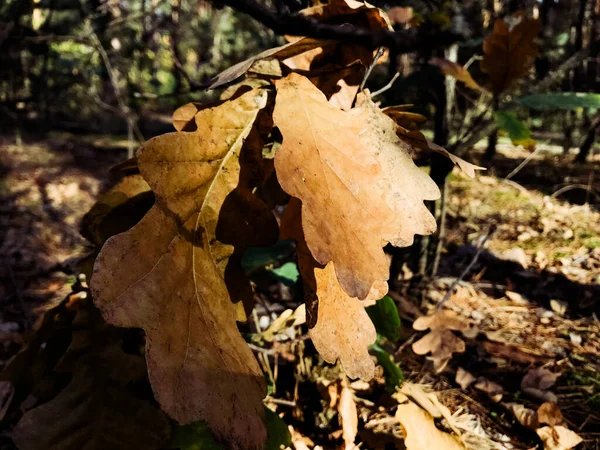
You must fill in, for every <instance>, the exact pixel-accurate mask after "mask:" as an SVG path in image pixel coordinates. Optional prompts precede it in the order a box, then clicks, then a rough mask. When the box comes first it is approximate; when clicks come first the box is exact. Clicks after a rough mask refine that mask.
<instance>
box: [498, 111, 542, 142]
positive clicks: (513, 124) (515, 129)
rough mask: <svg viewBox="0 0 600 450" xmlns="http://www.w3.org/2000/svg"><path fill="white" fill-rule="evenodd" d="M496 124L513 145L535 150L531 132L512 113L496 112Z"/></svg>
mask: <svg viewBox="0 0 600 450" xmlns="http://www.w3.org/2000/svg"><path fill="white" fill-rule="evenodd" d="M495 118H496V124H497V125H498V128H499V129H501V130H503V131H505V132H506V133H508V136H509V137H510V140H511V141H512V143H513V144H514V145H522V146H523V147H525V148H535V141H534V140H533V139H531V132H530V131H529V128H527V125H525V124H524V123H523V122H522V121H521V120H520V119H519V118H518V117H517V115H516V114H515V113H514V112H510V111H496V114H495Z"/></svg>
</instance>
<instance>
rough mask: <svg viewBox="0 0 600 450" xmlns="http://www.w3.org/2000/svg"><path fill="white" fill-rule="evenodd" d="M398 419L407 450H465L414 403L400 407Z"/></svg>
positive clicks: (397, 414)
mask: <svg viewBox="0 0 600 450" xmlns="http://www.w3.org/2000/svg"><path fill="white" fill-rule="evenodd" d="M396 419H398V421H399V422H400V424H401V425H402V428H403V429H404V435H405V441H404V443H405V445H406V448H407V450H431V449H436V450H464V449H465V447H464V445H463V444H462V443H461V442H460V441H459V439H458V438H457V437H456V436H453V435H451V434H448V433H444V432H443V431H441V430H439V429H438V428H437V427H436V426H435V424H434V423H433V418H432V417H431V416H430V415H429V414H427V413H426V412H425V411H423V410H422V409H421V408H419V407H418V406H417V405H415V404H414V403H412V402H407V403H404V404H401V405H398V409H397V410H396Z"/></svg>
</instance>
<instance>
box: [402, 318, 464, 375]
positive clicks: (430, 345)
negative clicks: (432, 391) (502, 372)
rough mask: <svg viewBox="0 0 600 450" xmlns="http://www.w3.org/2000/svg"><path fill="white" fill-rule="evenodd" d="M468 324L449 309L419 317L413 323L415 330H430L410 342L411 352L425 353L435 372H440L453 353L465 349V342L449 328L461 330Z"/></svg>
mask: <svg viewBox="0 0 600 450" xmlns="http://www.w3.org/2000/svg"><path fill="white" fill-rule="evenodd" d="M468 327H469V325H468V324H467V323H465V322H464V321H462V320H461V319H460V318H459V317H458V316H457V315H456V314H454V313H452V312H450V311H439V312H437V313H436V314H433V315H430V316H423V317H419V318H418V319H417V320H415V322H414V323H413V328H414V329H415V330H426V329H430V332H429V333H428V334H426V335H425V336H423V337H422V338H421V339H419V340H418V341H417V342H415V343H414V344H412V349H413V352H415V353H416V354H417V355H427V354H428V353H431V356H429V357H428V359H430V360H431V361H433V367H434V369H435V371H436V372H441V371H443V370H444V369H445V368H446V365H447V364H448V362H450V360H451V359H452V354H453V353H462V352H464V351H465V350H466V346H465V342H464V341H463V340H462V339H460V338H459V337H458V336H456V335H455V334H454V333H453V332H452V331H451V330H463V329H466V328H468Z"/></svg>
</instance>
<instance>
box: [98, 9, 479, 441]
mask: <svg viewBox="0 0 600 450" xmlns="http://www.w3.org/2000/svg"><path fill="white" fill-rule="evenodd" d="M304 13H305V14H308V15H312V16H314V17H316V18H318V19H319V20H322V21H336V20H339V19H340V17H343V18H344V21H349V22H352V23H354V24H360V25H362V26H365V27H368V28H371V29H382V28H388V27H389V26H390V25H389V23H388V19H387V18H386V16H385V14H384V13H383V12H382V11H380V10H379V9H377V8H374V7H371V6H369V5H367V4H364V3H362V2H354V1H350V0H348V1H341V0H336V1H332V2H330V3H328V4H327V5H321V6H318V7H312V8H309V9H308V10H306V11H304ZM374 63H376V61H374V52H373V51H372V50H369V49H366V48H363V47H360V46H356V45H347V44H341V43H337V42H328V41H317V40H314V39H307V38H299V39H298V38H290V43H288V44H286V45H284V46H282V47H279V48H275V49H271V50H267V51H265V52H263V53H262V54H260V55H257V56H256V57H253V58H251V59H249V60H247V61H244V62H242V63H240V64H238V65H236V66H233V67H231V68H230V69H228V70H226V71H225V72H223V73H222V74H221V75H219V76H218V77H217V78H216V79H215V81H214V83H213V86H212V87H218V86H221V85H224V84H227V83H230V82H232V81H234V80H236V79H237V78H239V77H240V76H242V75H244V74H245V73H247V74H248V76H247V77H246V78H245V80H244V81H242V82H241V83H239V84H236V85H234V86H232V87H230V88H229V89H227V90H226V91H225V92H224V93H223V95H222V96H221V102H220V103H218V104H216V105H199V104H190V105H186V106H184V107H182V108H180V109H179V110H177V111H176V113H175V114H174V125H175V127H176V129H177V130H178V132H176V133H171V134H166V135H163V136H159V137H157V138H154V139H152V140H150V141H149V142H147V143H146V144H145V145H144V146H143V147H142V148H141V149H140V150H139V151H138V154H137V168H139V174H138V173H136V170H135V165H134V167H133V172H134V173H133V174H129V175H126V176H125V177H124V179H123V181H122V182H121V183H120V184H119V185H118V186H116V187H115V188H113V190H112V191H111V192H110V193H109V194H108V195H107V196H106V197H105V198H104V199H103V200H102V201H101V204H103V205H105V206H106V207H105V208H103V209H102V210H99V209H98V208H96V209H95V212H92V214H90V215H88V218H87V220H88V224H89V225H90V226H91V228H93V229H100V228H102V223H103V222H106V221H108V222H110V216H111V215H113V216H114V215H118V214H119V211H123V210H127V209H128V208H130V207H135V206H136V205H137V206H139V205H144V204H145V202H146V201H147V199H148V196H149V195H152V194H153V196H154V198H155V201H154V204H153V206H152V207H151V208H150V210H149V211H148V212H147V214H145V215H144V216H143V218H142V219H141V220H140V221H139V223H137V224H135V226H133V227H131V228H130V229H129V230H128V231H125V232H123V233H120V234H117V235H116V236H113V237H111V238H109V239H108V240H106V238H107V237H108V236H109V235H111V234H114V231H121V230H110V231H109V232H108V233H103V232H99V233H92V234H93V238H95V239H94V241H95V242H96V243H97V244H98V245H101V244H104V245H103V247H102V249H101V251H100V252H99V254H98V256H97V258H96V260H95V263H94V269H93V276H92V283H91V289H92V293H93V298H94V302H95V304H96V305H97V306H98V308H99V309H100V310H101V312H102V315H103V317H104V318H105V319H106V320H107V322H109V323H110V324H113V325H118V326H121V327H137V328H143V329H144V330H145V332H146V361H147V365H148V373H149V378H150V382H151V384H152V388H153V390H154V393H155V397H156V399H157V400H158V402H159V403H160V405H161V408H162V409H163V410H164V411H165V412H166V413H167V414H168V415H169V416H171V417H173V418H175V419H176V420H177V421H179V422H180V423H189V422H193V421H198V420H204V421H206V422H207V423H208V425H209V427H210V428H211V430H212V432H213V433H214V434H215V436H216V437H217V439H218V440H220V441H221V442H223V443H225V444H226V445H227V446H228V447H231V448H261V447H262V446H263V445H264V442H265V439H266V431H265V427H264V425H263V417H264V412H263V406H262V399H263V397H264V395H265V382H264V378H263V374H262V372H261V370H260V367H259V365H258V363H257V361H256V359H255V358H254V355H253V354H252V352H251V350H250V348H249V347H248V346H247V345H246V343H245V342H244V339H243V337H242V335H241V334H240V332H239V331H238V328H237V322H239V321H245V320H246V317H247V313H248V312H249V310H250V309H251V308H252V290H251V286H250V283H249V281H248V279H247V277H246V275H245V274H244V272H243V270H242V266H241V257H242V255H243V253H244V251H245V250H246V249H247V248H249V247H252V246H264V245H270V244H273V243H274V242H275V241H277V239H278V235H279V234H280V235H281V237H282V238H287V239H289V238H292V239H295V240H296V242H297V251H298V261H299V267H300V272H301V275H302V279H303V283H304V290H305V296H306V307H307V313H306V314H307V318H308V324H309V326H310V328H311V329H310V336H311V338H312V340H313V342H314V344H315V347H316V348H317V350H318V351H319V352H320V354H321V355H322V356H323V358H324V359H325V360H327V361H329V362H335V361H336V360H340V361H341V363H342V365H343V366H344V368H345V370H346V371H347V373H348V375H350V376H351V377H360V378H363V379H369V378H371V377H372V376H373V373H374V367H375V366H374V363H373V361H372V359H371V357H370V356H369V354H368V352H367V348H368V346H369V345H370V344H372V343H373V342H374V341H375V338H376V333H375V328H374V326H373V324H372V323H371V321H370V319H369V317H368V315H367V313H366V312H365V309H364V304H365V303H364V302H365V301H369V300H371V301H373V300H377V299H379V298H381V297H382V296H384V295H385V294H386V292H387V279H388V273H389V261H388V257H387V256H386V254H385V253H384V251H383V247H384V246H385V245H386V244H387V243H391V244H393V245H396V246H407V245H410V244H411V243H412V241H413V238H414V235H415V234H429V233H431V232H433V231H434V230H435V228H436V224H435V221H434V219H433V217H432V216H431V214H430V213H429V211H428V209H427V208H426V207H425V205H424V204H423V201H424V200H434V199H436V198H438V196H439V190H438V188H437V186H436V185H435V183H434V182H433V181H432V180H431V179H430V178H429V177H428V175H426V173H425V172H423V171H421V170H420V169H419V168H418V167H417V166H416V165H415V164H414V163H413V160H412V157H411V155H412V152H413V151H412V148H411V145H410V144H409V142H411V141H414V136H415V135H416V136H418V137H419V139H421V141H422V142H424V144H422V145H420V147H421V148H423V147H427V148H430V149H431V148H432V147H433V146H432V145H429V144H430V143H428V142H427V141H426V140H425V138H424V137H422V135H421V134H420V133H419V132H418V131H417V130H415V129H413V130H409V131H410V136H409V131H407V129H406V127H405V126H403V124H406V123H407V121H410V120H409V119H410V118H411V117H412V116H411V114H410V113H408V112H405V111H398V110H396V111H394V110H393V109H392V110H388V111H385V112H384V111H382V110H381V109H380V108H379V107H378V106H377V105H376V104H374V103H373V101H372V100H371V99H370V98H369V94H368V92H366V91H364V92H360V93H359V86H360V84H361V82H362V80H363V78H364V76H365V73H366V69H367V68H368V67H369V66H371V65H372V64H374ZM392 112H393V114H392ZM386 113H387V115H386ZM413 116H414V115H413ZM410 122H412V121H410ZM417 147H419V146H417ZM434 150H436V151H442V152H445V150H443V149H441V150H440V149H439V148H438V149H435V148H434ZM273 153H274V158H273ZM446 153H447V152H446ZM454 160H455V161H456V162H457V163H459V164H460V165H461V167H464V168H466V170H468V171H470V172H471V173H473V171H474V168H475V166H471V165H469V164H468V163H466V162H464V161H462V160H460V159H456V158H454ZM280 204H287V208H286V210H285V213H284V215H283V217H281V220H280V224H278V221H277V220H276V218H275V216H274V215H273V214H272V212H271V211H272V209H273V208H274V207H275V206H276V205H280ZM123 208H124V209H123ZM278 225H280V226H278ZM104 240H106V242H103V241H104Z"/></svg>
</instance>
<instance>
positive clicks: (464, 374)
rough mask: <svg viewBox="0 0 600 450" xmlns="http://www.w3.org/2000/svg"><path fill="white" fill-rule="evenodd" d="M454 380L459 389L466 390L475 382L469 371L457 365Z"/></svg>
mask: <svg viewBox="0 0 600 450" xmlns="http://www.w3.org/2000/svg"><path fill="white" fill-rule="evenodd" d="M455 381H456V384H458V385H459V386H460V387H461V389H463V390H466V389H468V388H469V386H471V385H472V384H473V383H475V381H477V378H475V377H474V376H473V374H472V373H471V372H468V371H466V370H465V369H463V368H462V367H459V368H458V370H457V371H456V378H455Z"/></svg>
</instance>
